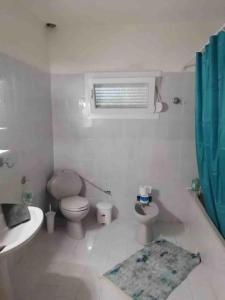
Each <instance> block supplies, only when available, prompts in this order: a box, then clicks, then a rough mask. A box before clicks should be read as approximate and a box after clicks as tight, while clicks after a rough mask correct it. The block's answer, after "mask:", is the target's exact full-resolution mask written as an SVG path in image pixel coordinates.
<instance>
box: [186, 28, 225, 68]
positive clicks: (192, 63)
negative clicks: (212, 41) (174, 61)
mask: <svg viewBox="0 0 225 300" xmlns="http://www.w3.org/2000/svg"><path fill="white" fill-rule="evenodd" d="M220 31H225V23H224V24H223V26H221V27H220V28H219V29H218V30H217V31H216V32H215V33H214V34H213V35H217V34H218V33H219V32H220ZM208 43H209V42H207V43H206V44H204V45H203V46H202V47H201V49H199V50H198V51H196V52H202V51H203V49H204V48H205V46H206V45H207V44H208ZM194 66H195V55H194V56H193V57H192V58H191V60H189V61H188V62H187V63H186V64H185V65H184V66H183V68H182V71H185V70H187V69H189V68H192V67H194Z"/></svg>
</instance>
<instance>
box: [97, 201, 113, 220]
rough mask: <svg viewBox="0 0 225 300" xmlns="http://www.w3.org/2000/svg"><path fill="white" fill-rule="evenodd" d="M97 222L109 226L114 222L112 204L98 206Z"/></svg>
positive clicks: (103, 203) (102, 203) (105, 203)
mask: <svg viewBox="0 0 225 300" xmlns="http://www.w3.org/2000/svg"><path fill="white" fill-rule="evenodd" d="M96 207H97V221H98V223H99V224H109V223H111V221H112V204H111V203H108V202H99V203H98V204H97V205H96Z"/></svg>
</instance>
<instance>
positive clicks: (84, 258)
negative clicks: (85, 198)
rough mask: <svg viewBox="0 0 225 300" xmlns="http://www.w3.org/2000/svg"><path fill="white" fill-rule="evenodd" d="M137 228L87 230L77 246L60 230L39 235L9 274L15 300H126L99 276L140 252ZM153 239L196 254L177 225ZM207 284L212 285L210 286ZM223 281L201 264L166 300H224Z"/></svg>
mask: <svg viewBox="0 0 225 300" xmlns="http://www.w3.org/2000/svg"><path fill="white" fill-rule="evenodd" d="M135 232H136V223H135V222H134V221H133V220H129V219H128V220H126V219H118V220H116V221H114V222H113V223H112V224H110V225H108V226H101V227H97V226H95V227H93V228H92V227H91V228H90V226H89V228H88V230H87V232H86V237H85V239H83V240H80V241H75V240H73V239H71V238H69V237H68V236H67V235H66V232H65V230H64V229H63V228H61V227H59V228H57V230H56V232H55V233H54V234H52V235H48V234H47V233H46V232H45V231H42V232H41V233H40V234H39V235H38V237H37V238H35V239H34V240H33V242H32V243H30V245H29V247H27V249H26V253H25V255H23V258H22V259H21V260H20V262H19V263H18V264H17V266H16V267H15V268H14V269H13V274H12V278H13V284H14V287H15V291H16V295H17V297H16V300H31V299H32V300H51V299H54V300H59V299H60V300H62V299H63V300H128V299H129V297H128V296H126V295H125V294H124V293H123V292H121V291H120V290H119V289H117V288H116V287H115V286H113V284H112V283H110V282H108V281H107V280H106V279H104V278H103V277H102V276H101V275H102V274H103V273H104V272H106V271H107V270H109V269H111V268H112V267H113V266H114V265H116V264H118V263H120V262H122V261H123V260H125V259H127V258H128V257H129V256H130V255H132V254H134V253H135V252H136V251H138V250H140V249H141V248H142V247H143V246H142V245H140V244H138V243H137V241H136V239H135ZM154 235H155V237H156V238H164V239H167V240H169V241H171V242H173V243H176V244H177V245H179V246H181V247H183V248H186V249H187V250H190V251H194V252H196V251H197V249H195V245H193V244H192V239H191V236H190V233H189V229H188V227H186V226H183V225H182V224H180V223H172V224H171V223H170V224H169V223H157V224H155V226H154ZM209 282H210V283H209ZM224 282H225V279H224V278H222V277H221V276H220V277H219V278H218V276H217V274H216V272H214V273H213V272H208V270H207V269H206V267H205V266H204V265H203V264H201V265H200V266H198V267H197V268H196V269H194V271H192V272H191V273H190V275H189V276H188V278H187V279H186V280H184V281H183V283H182V284H181V285H180V286H178V287H177V288H176V289H175V290H174V291H173V292H172V293H171V295H170V296H169V298H168V299H169V300H203V299H204V300H223V299H225V298H224V295H225V287H224V286H225V285H224Z"/></svg>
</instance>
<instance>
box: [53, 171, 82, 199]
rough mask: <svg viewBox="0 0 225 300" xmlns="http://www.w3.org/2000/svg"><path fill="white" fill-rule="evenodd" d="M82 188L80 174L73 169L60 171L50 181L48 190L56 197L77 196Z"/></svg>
mask: <svg viewBox="0 0 225 300" xmlns="http://www.w3.org/2000/svg"><path fill="white" fill-rule="evenodd" d="M81 188H82V181H81V178H80V177H79V175H77V174H76V173H75V172H74V171H71V170H61V171H58V172H57V173H56V174H55V175H54V176H53V177H52V178H51V179H50V180H49V182H48V184H47V190H48V192H49V193H50V194H51V195H52V196H53V197H54V198H56V199H58V200H61V199H62V198H66V197H71V196H77V195H78V194H79V193H80V191H81Z"/></svg>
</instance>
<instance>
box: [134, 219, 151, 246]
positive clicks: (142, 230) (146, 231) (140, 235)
mask: <svg viewBox="0 0 225 300" xmlns="http://www.w3.org/2000/svg"><path fill="white" fill-rule="evenodd" d="M152 240H153V231H152V224H148V225H144V224H138V230H137V241H138V242H139V243H140V244H142V245H147V244H148V243H150V242H151V241H152Z"/></svg>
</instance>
